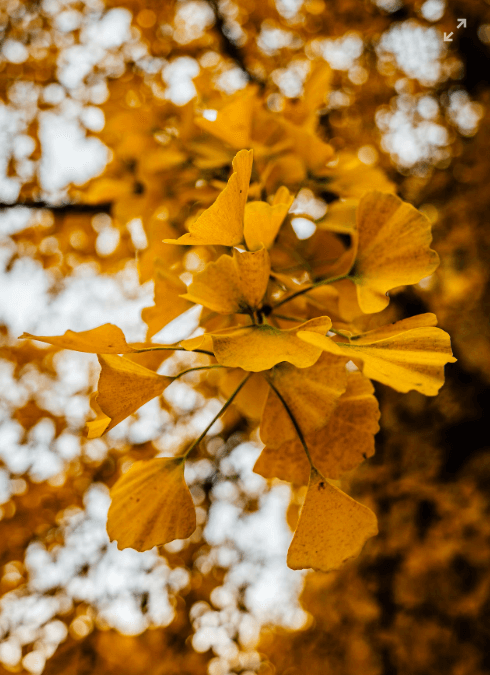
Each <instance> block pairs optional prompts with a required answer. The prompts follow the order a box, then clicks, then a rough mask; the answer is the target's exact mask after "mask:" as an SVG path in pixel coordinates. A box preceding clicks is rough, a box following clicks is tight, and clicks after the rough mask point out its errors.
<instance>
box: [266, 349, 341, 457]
mask: <svg viewBox="0 0 490 675" xmlns="http://www.w3.org/2000/svg"><path fill="white" fill-rule="evenodd" d="M346 362H347V359H346V358H345V357H342V356H340V357H339V356H335V355H334V354H328V356H327V354H322V355H321V356H320V358H319V359H318V361H317V362H316V363H315V364H314V365H313V366H311V367H310V368H301V369H300V370H298V368H295V367H294V366H292V365H290V364H289V363H283V364H281V365H279V366H276V367H275V368H274V369H273V371H272V372H271V373H270V375H269V379H270V381H271V382H272V383H273V385H274V386H275V387H276V388H277V390H278V391H279V393H280V394H281V396H282V398H283V399H284V401H285V402H286V405H287V406H288V408H289V410H290V412H291V413H292V415H293V416H294V418H295V420H296V422H297V423H298V425H299V428H300V429H301V431H302V433H303V434H308V433H309V432H311V431H313V430H315V429H319V428H320V427H323V426H324V425H325V424H326V422H327V420H328V418H329V417H330V415H331V414H332V413H333V411H334V409H335V406H336V405H337V402H338V400H339V397H340V395H341V394H342V392H344V391H345V388H346V386H347V371H346V369H345V364H346ZM260 437H261V439H262V441H263V442H264V443H265V444H266V445H268V446H269V447H273V448H278V447H279V446H281V445H282V444H283V443H284V442H285V441H288V440H290V439H295V440H296V439H297V437H298V434H297V432H296V429H295V428H294V426H293V424H292V422H291V419H290V417H289V415H288V413H287V411H286V409H285V407H284V405H283V403H282V401H280V399H279V398H278V396H277V395H276V393H275V392H274V390H273V389H272V388H271V389H270V391H269V396H268V397H267V403H266V405H265V408H264V414H263V415H262V420H261V423H260Z"/></svg>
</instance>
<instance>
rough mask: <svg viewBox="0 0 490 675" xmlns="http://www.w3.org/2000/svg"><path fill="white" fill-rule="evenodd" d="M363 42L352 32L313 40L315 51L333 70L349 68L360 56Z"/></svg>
mask: <svg viewBox="0 0 490 675" xmlns="http://www.w3.org/2000/svg"><path fill="white" fill-rule="evenodd" d="M363 50H364V42H363V41H362V38H361V36H360V35H358V34H357V33H354V32H350V33H346V34H345V35H343V36H342V37H341V38H337V39H336V40H332V39H329V38H327V39H325V40H317V41H315V51H317V52H319V53H320V54H321V55H322V56H323V58H324V59H325V61H327V62H328V63H329V65H330V67H331V68H333V69H334V70H350V69H351V68H352V67H353V66H354V65H355V63H356V61H357V59H358V58H359V57H360V56H361V54H362V52H363Z"/></svg>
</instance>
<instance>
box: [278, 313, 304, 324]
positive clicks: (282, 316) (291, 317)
mask: <svg viewBox="0 0 490 675" xmlns="http://www.w3.org/2000/svg"><path fill="white" fill-rule="evenodd" d="M274 316H275V317H276V318H277V319H282V320H283V321H296V322H297V323H304V321H305V319H300V318H299V317H298V316H285V315H284V314H274Z"/></svg>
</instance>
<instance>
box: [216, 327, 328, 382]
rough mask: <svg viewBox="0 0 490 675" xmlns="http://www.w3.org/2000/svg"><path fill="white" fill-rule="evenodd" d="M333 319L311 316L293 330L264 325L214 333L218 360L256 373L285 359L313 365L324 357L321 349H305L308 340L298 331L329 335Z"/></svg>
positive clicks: (306, 366)
mask: <svg viewBox="0 0 490 675" xmlns="http://www.w3.org/2000/svg"><path fill="white" fill-rule="evenodd" d="M331 325H332V322H331V321H330V319H329V318H328V317H326V316H323V317H318V318H316V319H311V320H310V321H307V322H305V323H303V324H301V325H300V326H297V327H295V328H291V329H290V330H281V329H279V328H274V326H269V325H267V324H262V325H258V326H246V327H244V328H232V329H229V330H226V331H222V332H221V333H214V334H212V340H213V351H214V355H215V356H216V359H217V361H218V363H221V364H222V365H223V366H232V367H234V368H243V370H248V371H251V372H254V373H257V372H260V371H262V370H269V369H270V368H272V367H273V366H275V365H276V364H277V363H281V361H287V362H288V363H292V364H293V365H295V366H297V367H298V368H308V367H309V366H312V365H313V364H314V363H315V362H316V361H317V360H318V358H319V357H320V354H321V349H320V348H317V347H312V348H308V349H305V347H304V342H303V341H302V340H298V338H297V337H296V333H297V332H298V331H299V330H303V331H304V330H305V329H306V330H307V331H311V332H314V333H315V334H317V333H318V334H320V335H323V336H324V335H325V334H326V333H327V331H328V330H329V329H330V327H331Z"/></svg>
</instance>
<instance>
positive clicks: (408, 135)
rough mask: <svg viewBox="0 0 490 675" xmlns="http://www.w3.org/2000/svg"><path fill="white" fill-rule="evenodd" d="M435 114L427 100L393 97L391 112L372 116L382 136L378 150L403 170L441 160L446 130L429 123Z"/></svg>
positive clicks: (425, 97)
mask: <svg viewBox="0 0 490 675" xmlns="http://www.w3.org/2000/svg"><path fill="white" fill-rule="evenodd" d="M434 104H435V105H434ZM437 114H438V104H437V102H436V101H435V100H434V99H432V98H431V97H427V96H424V97H421V98H420V99H419V100H418V101H417V98H416V97H413V96H410V95H409V94H401V95H399V96H397V97H395V98H394V99H393V101H392V105H391V109H386V108H382V109H380V110H378V112H377V113H376V124H377V125H378V127H379V129H380V130H381V131H382V132H383V137H382V141H381V146H382V148H383V149H384V150H385V151H386V152H389V153H390V154H391V156H392V159H393V160H394V161H395V162H396V163H397V164H398V165H399V166H401V167H403V168H410V167H413V166H414V165H416V164H418V163H420V162H427V163H435V162H437V161H440V160H442V159H445V158H446V157H447V156H448V152H449V151H448V149H447V145H448V143H449V136H448V133H447V129H446V128H445V127H444V126H442V125H441V124H438V123H437V122H435V121H434V120H433V117H435V116H436V115H437Z"/></svg>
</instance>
